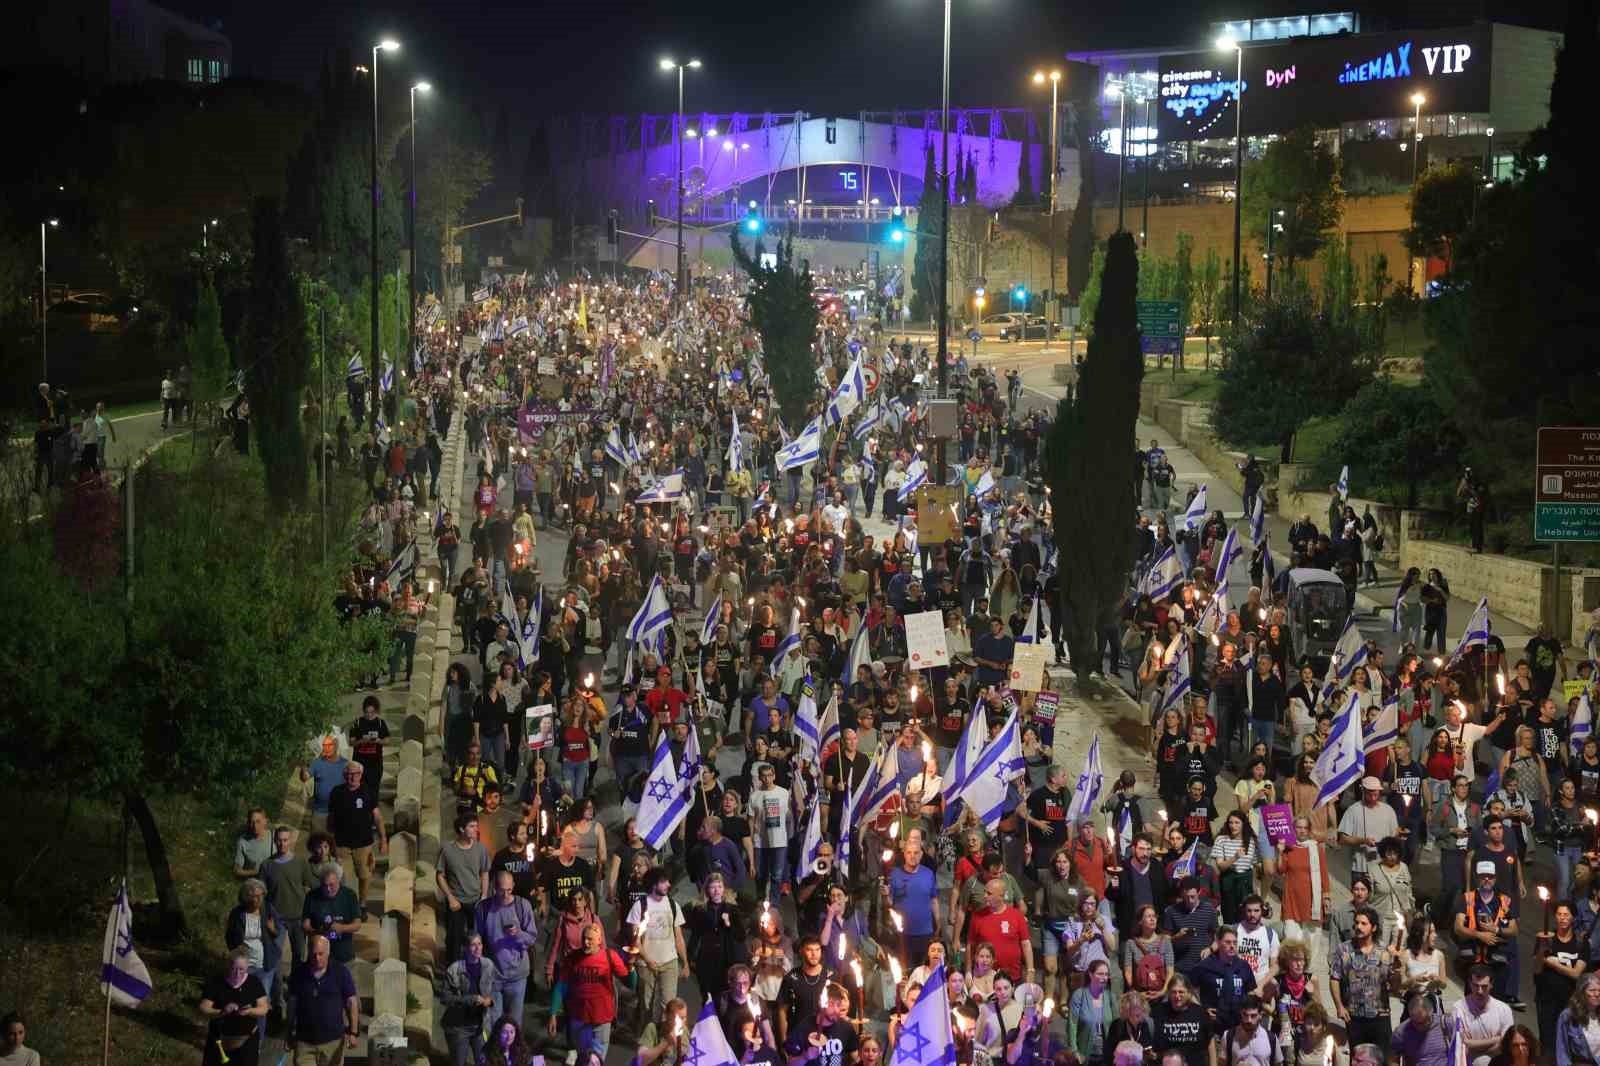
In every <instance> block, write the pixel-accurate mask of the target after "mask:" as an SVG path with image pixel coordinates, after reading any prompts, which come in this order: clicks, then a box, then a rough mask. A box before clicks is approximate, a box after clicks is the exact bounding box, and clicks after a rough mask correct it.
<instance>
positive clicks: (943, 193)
mask: <svg viewBox="0 0 1600 1066" xmlns="http://www.w3.org/2000/svg"><path fill="white" fill-rule="evenodd" d="M950 2H951V0H944V87H943V90H942V92H941V93H940V97H939V132H940V137H941V140H942V142H943V146H944V147H943V155H942V156H941V157H940V159H939V170H938V178H939V349H938V350H939V399H941V400H942V399H944V398H945V396H946V395H947V392H946V389H947V388H948V382H947V379H946V376H947V373H948V367H949V362H950V185H949V180H948V179H949V174H950ZM944 449H945V441H944V438H942V437H941V438H939V440H938V441H937V442H936V443H935V444H934V478H935V479H936V480H937V482H938V484H940V485H943V484H944V483H945V481H946V480H947V477H948V475H947V473H946V470H945V462H944V459H945V456H944Z"/></svg>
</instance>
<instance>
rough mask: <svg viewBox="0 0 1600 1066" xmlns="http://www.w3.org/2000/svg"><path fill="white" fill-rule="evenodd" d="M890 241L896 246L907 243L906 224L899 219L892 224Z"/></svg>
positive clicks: (890, 226)
mask: <svg viewBox="0 0 1600 1066" xmlns="http://www.w3.org/2000/svg"><path fill="white" fill-rule="evenodd" d="M889 240H890V241H891V242H892V243H894V244H904V243H905V242H906V227H905V223H903V222H901V221H900V220H899V219H895V220H894V222H892V223H890V225H889Z"/></svg>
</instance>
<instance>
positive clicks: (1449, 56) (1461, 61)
mask: <svg viewBox="0 0 1600 1066" xmlns="http://www.w3.org/2000/svg"><path fill="white" fill-rule="evenodd" d="M1471 57H1472V46H1471V45H1470V44H1444V45H1440V46H1439V47H1437V48H1424V49H1423V50H1422V58H1423V60H1424V61H1425V62H1426V63H1427V64H1428V73H1429V74H1433V73H1439V74H1460V73H1461V69H1462V68H1463V67H1465V66H1466V65H1467V60H1468V59H1470V58H1471ZM1440 60H1443V61H1444V62H1443V63H1440V62H1439V61H1440ZM1436 64H1437V65H1438V67H1439V69H1438V71H1437V72H1436V71H1435V70H1434V66H1435V65H1436Z"/></svg>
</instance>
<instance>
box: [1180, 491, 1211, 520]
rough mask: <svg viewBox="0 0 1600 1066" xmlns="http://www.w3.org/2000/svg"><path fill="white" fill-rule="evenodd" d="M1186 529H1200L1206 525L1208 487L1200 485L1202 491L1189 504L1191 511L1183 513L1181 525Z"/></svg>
mask: <svg viewBox="0 0 1600 1066" xmlns="http://www.w3.org/2000/svg"><path fill="white" fill-rule="evenodd" d="M1179 524H1180V525H1181V526H1182V528H1184V529H1199V528H1200V527H1201V526H1203V525H1205V524H1206V486H1205V482H1201V483H1200V491H1199V492H1197V493H1195V494H1194V499H1193V500H1191V501H1190V502H1189V509H1188V510H1186V511H1184V512H1183V518H1182V520H1181V521H1180V523H1179Z"/></svg>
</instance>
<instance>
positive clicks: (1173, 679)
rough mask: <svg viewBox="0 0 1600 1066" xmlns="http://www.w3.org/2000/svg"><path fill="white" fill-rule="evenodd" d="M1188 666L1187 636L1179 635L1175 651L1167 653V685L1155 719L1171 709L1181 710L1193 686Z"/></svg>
mask: <svg viewBox="0 0 1600 1066" xmlns="http://www.w3.org/2000/svg"><path fill="white" fill-rule="evenodd" d="M1189 670H1190V666H1189V635H1188V634H1187V633H1182V634H1179V636H1178V647H1177V648H1176V650H1173V649H1169V650H1168V652H1167V685H1166V689H1165V691H1163V692H1162V694H1161V702H1160V704H1159V705H1158V706H1157V707H1156V717H1157V718H1158V719H1159V718H1160V717H1161V715H1163V714H1166V713H1167V711H1168V710H1169V709H1171V708H1177V709H1178V710H1179V711H1182V710H1183V701H1184V699H1186V698H1187V697H1188V695H1189V689H1190V687H1191V686H1192V685H1193V684H1194V678H1193V677H1192V676H1190V672H1189Z"/></svg>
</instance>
